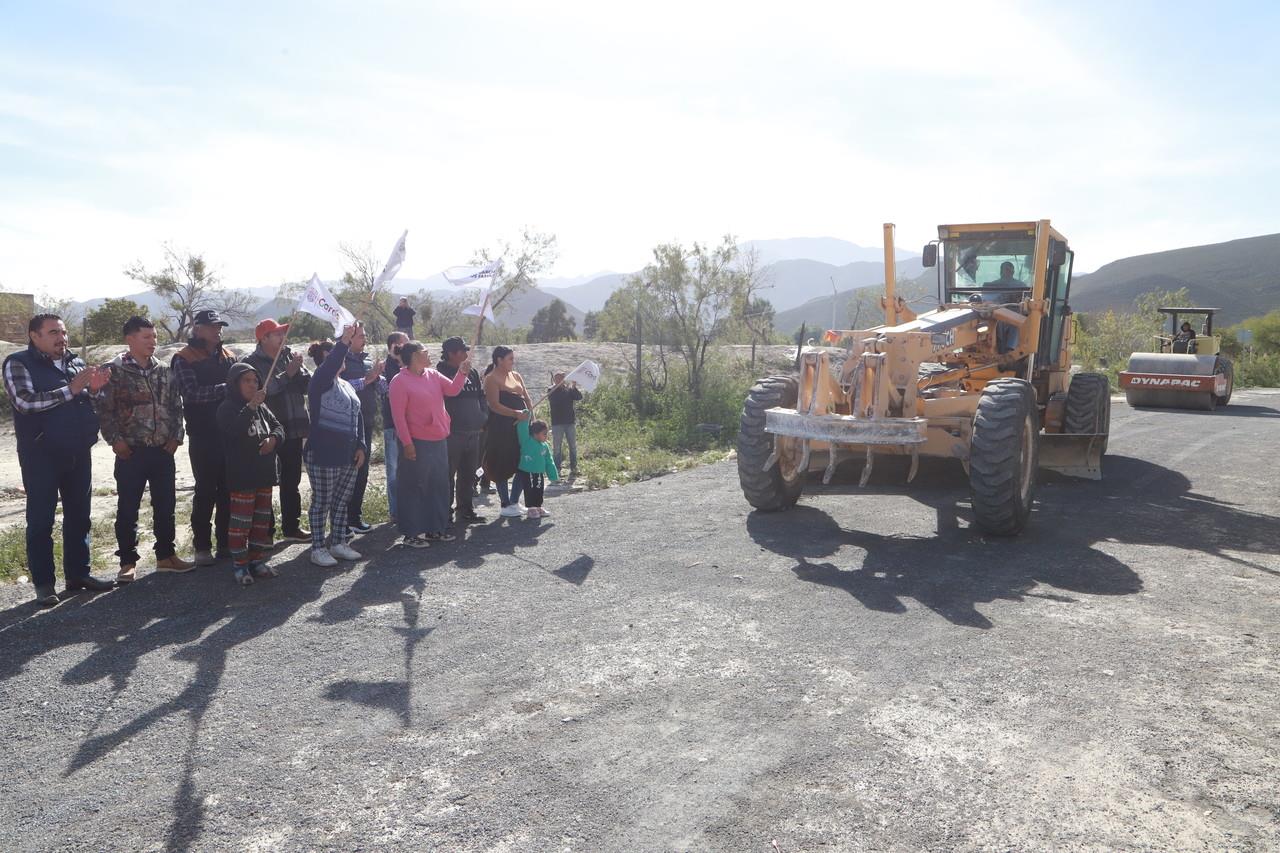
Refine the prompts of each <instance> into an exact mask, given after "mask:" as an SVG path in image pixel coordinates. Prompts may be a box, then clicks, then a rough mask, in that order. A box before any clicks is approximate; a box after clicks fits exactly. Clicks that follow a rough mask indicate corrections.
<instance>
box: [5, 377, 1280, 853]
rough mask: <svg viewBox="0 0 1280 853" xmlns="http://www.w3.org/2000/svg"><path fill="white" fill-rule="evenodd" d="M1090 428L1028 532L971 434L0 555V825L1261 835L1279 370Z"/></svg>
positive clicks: (1014, 842) (1272, 690)
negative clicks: (238, 535)
mask: <svg viewBox="0 0 1280 853" xmlns="http://www.w3.org/2000/svg"><path fill="white" fill-rule="evenodd" d="M1112 428H1113V434H1112V440H1111V449H1110V455H1109V456H1108V457H1107V459H1106V462H1105V475H1106V479H1105V480H1103V481H1101V482H1087V481H1077V480H1067V479H1064V478H1060V477H1057V476H1053V475H1046V476H1043V477H1042V478H1041V488H1040V491H1039V503H1038V508H1037V511H1036V514H1035V517H1034V519H1033V521H1032V523H1031V526H1030V528H1029V530H1028V531H1027V532H1026V533H1025V534H1024V535H1023V536H1021V537H1020V538H1017V539H1012V540H994V539H991V540H988V539H985V538H983V537H982V536H981V535H979V534H978V532H977V531H976V530H975V529H974V528H972V527H971V525H970V513H969V508H968V506H967V490H966V486H965V480H964V478H963V475H962V473H961V471H960V469H959V467H958V466H957V465H954V464H953V463H951V464H944V463H937V464H930V465H925V466H922V472H921V475H920V477H919V478H918V479H917V482H916V483H915V484H914V485H912V486H910V487H907V486H905V485H904V484H903V483H902V479H903V475H904V473H905V471H904V469H903V468H901V467H899V468H897V469H896V470H895V468H894V466H891V465H885V466H882V467H879V468H878V470H877V473H876V475H875V476H874V477H873V478H872V481H871V483H870V485H869V486H868V488H867V489H864V490H858V489H857V487H856V475H857V470H856V467H855V468H854V469H852V470H849V471H842V476H841V477H840V478H839V479H840V482H837V483H833V484H832V485H831V486H829V487H822V486H820V485H815V486H814V487H813V488H812V489H810V490H809V492H807V493H806V496H805V497H804V498H803V499H802V501H801V504H800V506H799V507H798V508H796V509H795V510H793V511H790V512H787V513H780V514H761V513H754V512H749V511H748V510H749V507H748V506H747V505H746V504H745V502H744V501H743V500H742V498H741V495H740V493H739V491H738V486H737V477H736V472H735V469H734V466H733V463H728V464H720V465H714V466H710V467H706V468H703V469H700V470H696V471H692V472H687V473H684V474H679V475H673V476H670V477H666V478H663V479H659V480H654V481H650V482H647V483H641V484H638V485H632V486H626V487H624V488H619V489H611V490H608V491H606V492H598V493H590V494H575V495H568V496H563V497H559V498H556V499H553V500H552V501H551V502H550V504H549V507H550V508H551V509H552V511H553V513H554V515H553V516H552V517H551V518H549V519H546V520H544V521H542V522H541V523H539V522H532V521H524V520H516V521H508V520H506V519H503V520H501V521H497V520H495V521H494V522H493V523H491V524H488V525H486V526H484V527H481V528H479V529H475V530H473V531H471V534H470V536H469V538H468V540H467V541H465V542H459V543H454V544H451V545H445V546H439V547H433V548H431V549H430V550H428V551H425V552H408V553H406V552H401V551H396V550H387V546H389V545H390V543H391V542H392V533H391V532H390V531H388V530H380V531H377V532H375V533H373V534H371V535H369V536H366V537H364V538H363V540H360V541H357V543H356V544H357V548H358V549H360V550H362V551H364V552H365V554H366V555H368V556H370V557H371V559H369V560H367V561H365V562H362V563H359V564H357V565H354V566H350V565H348V566H346V567H344V568H340V569H338V570H324V569H318V568H315V567H312V566H311V565H310V564H309V563H307V562H306V559H305V552H304V551H303V550H302V549H301V548H300V547H298V546H294V547H292V548H290V549H288V550H286V551H284V552H282V553H281V554H280V555H279V556H278V558H277V564H278V565H279V566H280V569H281V577H279V578H277V579H274V580H268V581H262V582H259V583H258V584H256V585H255V586H253V587H250V588H247V589H241V588H239V587H237V586H235V585H234V584H233V583H232V580H231V577H230V570H229V569H225V568H219V569H216V570H210V569H206V570H201V571H200V572H199V573H197V574H195V575H188V576H156V575H148V576H144V577H142V578H141V579H140V580H139V582H137V583H135V584H134V585H133V586H131V587H129V588H125V589H121V590H117V591H114V592H111V593H107V594H102V595H98V596H90V595H83V594H82V595H78V596H75V597H73V598H71V599H69V600H67V601H66V602H64V603H63V604H62V605H61V606H59V607H57V608H56V609H54V610H51V611H48V612H39V613H37V612H36V611H35V609H34V608H33V606H32V605H30V604H28V603H27V601H26V597H27V596H28V595H29V588H20V587H7V588H4V589H0V708H2V709H3V713H2V714H0V738H2V740H3V744H4V749H3V750H2V751H0V779H3V780H4V784H3V786H0V850H13V851H33V850H76V851H85V850H165V849H199V850H275V849H281V850H302V849H319V850H359V849H364V850H375V849H376V850H382V849H405V850H427V849H438V850H450V851H452V850H509V851H524V850H562V849H563V850H626V851H632V850H665V849H698V850H701V849H712V850H732V851H744V850H760V851H773V850H779V851H793V850H817V849H830V850H863V849H865V850H882V849H901V850H912V849H930V850H970V849H982V850H986V849H993V850H1013V849H1017V850H1024V849H1048V848H1053V849H1096V850H1116V849H1143V850H1149V849H1169V850H1201V849H1203V850H1223V849H1235V850H1265V849H1272V850H1274V849H1277V847H1280V793H1277V790H1278V789H1280V750H1278V749H1277V745H1278V744H1280V698H1278V697H1280V669H1278V667H1277V649H1278V648H1280V631H1278V629H1277V619H1278V617H1280V608H1278V607H1277V605H1278V604H1280V592H1278V591H1280V525H1278V524H1277V510H1280V500H1278V499H1277V482H1278V481H1280V463H1278V462H1277V438H1280V393H1276V392H1272V393H1267V392H1246V393H1241V394H1239V395H1238V396H1237V397H1236V399H1235V401H1234V403H1233V405H1232V406H1231V407H1229V408H1228V409H1226V410H1221V411H1219V412H1216V413H1200V412H1185V413H1178V412H1135V411H1132V410H1130V409H1129V408H1128V407H1127V406H1125V405H1124V403H1123V402H1121V401H1119V400H1117V401H1116V402H1115V403H1114V420H1113V421H1112ZM488 512H489V515H490V516H491V517H493V516H496V513H495V512H494V509H493V508H490V509H489V511H488Z"/></svg>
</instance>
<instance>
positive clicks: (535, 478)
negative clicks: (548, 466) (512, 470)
mask: <svg viewBox="0 0 1280 853" xmlns="http://www.w3.org/2000/svg"><path fill="white" fill-rule="evenodd" d="M516 479H517V480H518V481H519V482H520V491H522V492H524V505H525V506H526V507H540V506H542V493H543V490H544V489H545V488H546V486H547V479H546V477H544V476H542V475H541V474H530V473H529V472H528V471H517V472H516ZM513 497H514V496H513Z"/></svg>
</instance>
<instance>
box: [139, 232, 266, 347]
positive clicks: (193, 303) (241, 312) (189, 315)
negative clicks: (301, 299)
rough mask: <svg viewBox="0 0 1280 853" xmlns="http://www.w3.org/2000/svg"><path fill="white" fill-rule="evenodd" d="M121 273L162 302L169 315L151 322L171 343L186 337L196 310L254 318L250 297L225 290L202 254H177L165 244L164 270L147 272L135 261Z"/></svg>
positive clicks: (234, 319) (230, 317)
mask: <svg viewBox="0 0 1280 853" xmlns="http://www.w3.org/2000/svg"><path fill="white" fill-rule="evenodd" d="M124 274H125V275H127V276H129V278H131V279H133V280H134V281H137V282H141V283H142V284H144V285H146V286H147V289H148V290H150V291H151V292H152V293H154V294H156V295H157V296H159V297H160V298H162V299H163V300H164V301H165V306H166V307H167V309H168V311H169V313H168V315H167V316H164V317H156V318H153V320H154V322H155V324H156V325H157V326H159V327H160V328H161V329H163V330H164V331H165V333H166V334H168V335H169V338H170V339H171V340H174V341H180V340H182V339H183V338H184V337H185V335H186V332H187V330H188V329H190V328H191V321H192V320H193V319H195V315H196V312H197V311H203V310H205V309H208V308H212V309H214V310H216V311H217V312H218V313H220V314H222V317H223V319H224V320H227V321H228V322H238V321H244V320H249V319H250V318H252V317H253V308H254V299H253V297H252V296H250V295H249V294H247V293H241V292H239V291H235V290H226V289H224V288H223V287H222V283H221V282H220V280H219V278H218V275H217V273H215V272H214V271H213V270H211V269H210V268H209V266H208V264H206V263H205V260H204V257H203V256H202V255H198V254H193V253H192V252H189V251H185V250H184V251H181V252H179V251H178V250H177V249H175V248H174V247H173V246H172V245H170V244H168V243H166V244H165V246H164V268H163V269H160V270H155V271H153V270H148V269H147V268H146V267H145V266H143V265H142V261H138V262H136V263H135V264H133V265H132V266H130V267H128V268H126V269H125V271H124Z"/></svg>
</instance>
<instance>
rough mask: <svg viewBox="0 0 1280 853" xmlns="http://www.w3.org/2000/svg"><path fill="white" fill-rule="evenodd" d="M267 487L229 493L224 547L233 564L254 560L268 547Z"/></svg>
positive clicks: (269, 499)
mask: <svg viewBox="0 0 1280 853" xmlns="http://www.w3.org/2000/svg"><path fill="white" fill-rule="evenodd" d="M272 514H273V513H272V510H271V489H270V488H269V487H268V488H265V489H257V490H255V491H252V492H232V493H231V521H230V523H229V524H228V525H227V547H228V548H230V549H231V559H232V561H233V562H234V563H235V566H236V568H242V567H244V566H247V565H249V564H250V563H253V562H257V561H259V560H261V559H262V558H263V557H265V556H266V554H267V552H268V551H270V550H271V548H272V545H273V543H272V541H271V519H272Z"/></svg>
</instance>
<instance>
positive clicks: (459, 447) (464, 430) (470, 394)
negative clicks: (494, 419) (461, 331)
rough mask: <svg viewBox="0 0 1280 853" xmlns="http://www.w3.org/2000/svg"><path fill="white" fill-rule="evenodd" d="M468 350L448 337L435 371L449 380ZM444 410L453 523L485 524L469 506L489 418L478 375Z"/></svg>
mask: <svg viewBox="0 0 1280 853" xmlns="http://www.w3.org/2000/svg"><path fill="white" fill-rule="evenodd" d="M470 351H471V347H469V346H467V342H466V341H464V340H463V339H462V338H458V337H454V338H449V339H448V340H446V341H445V342H444V346H443V347H442V352H441V353H440V355H441V359H440V362H439V363H438V364H437V365H436V370H438V371H440V372H441V373H443V374H444V375H445V376H448V377H449V378H450V379H452V378H453V377H455V376H457V375H458V368H459V367H460V366H461V364H462V362H464V361H466V360H467V353H469V352H470ZM444 407H445V411H447V412H448V413H449V422H450V423H449V443H448V446H449V484H450V485H451V486H453V489H454V501H455V503H454V508H453V518H454V523H456V524H474V523H476V522H480V521H484V518H483V516H481V515H480V514H479V513H477V512H476V511H475V506H474V504H472V498H473V496H474V495H473V490H474V488H475V484H476V469H477V468H479V467H480V432H481V431H482V430H483V429H484V425H485V421H486V420H488V418H489V407H488V405H487V404H486V403H485V399H484V383H483V382H482V381H481V379H480V374H479V373H478V372H477V371H475V370H472V371H471V372H470V373H468V374H467V382H466V384H465V385H463V386H462V390H461V391H459V392H458V395H457V396H456V397H445V398H444Z"/></svg>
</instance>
